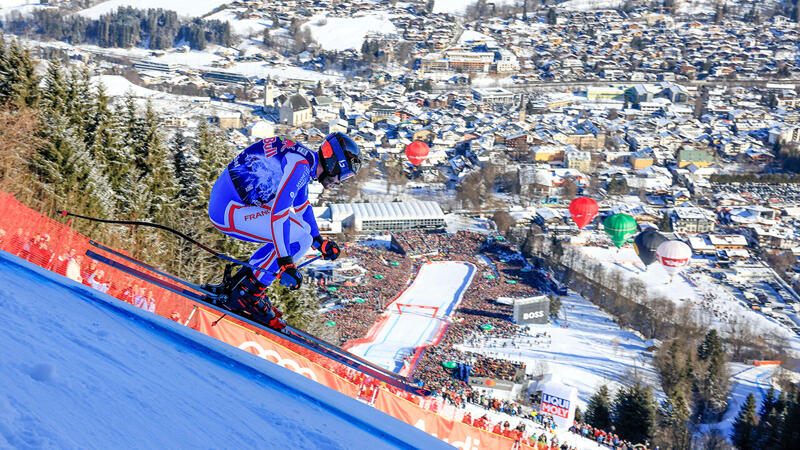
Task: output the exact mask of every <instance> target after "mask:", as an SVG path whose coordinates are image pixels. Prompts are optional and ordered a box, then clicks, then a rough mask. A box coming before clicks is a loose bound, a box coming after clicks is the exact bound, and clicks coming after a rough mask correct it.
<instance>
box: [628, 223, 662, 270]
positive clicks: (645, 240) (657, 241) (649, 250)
mask: <svg viewBox="0 0 800 450" xmlns="http://www.w3.org/2000/svg"><path fill="white" fill-rule="evenodd" d="M667 240H668V239H667V238H665V237H664V235H663V234H661V233H659V232H658V230H656V229H655V228H648V229H646V230H644V231H642V232H641V233H639V234H637V235H636V238H634V239H633V249H634V250H636V254H637V255H639V259H641V260H642V262H643V263H644V265H645V267H646V266H649V265H650V264H653V263H654V262H656V250H657V249H658V246H659V245H661V243H663V242H667Z"/></svg>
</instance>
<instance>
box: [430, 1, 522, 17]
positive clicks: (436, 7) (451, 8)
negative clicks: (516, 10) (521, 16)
mask: <svg viewBox="0 0 800 450" xmlns="http://www.w3.org/2000/svg"><path fill="white" fill-rule="evenodd" d="M475 3H477V0H434V2H433V12H435V13H443V14H458V15H461V14H464V11H466V9H467V6H469V5H473V4H475ZM487 3H494V4H496V5H497V6H502V5H508V4H517V3H519V1H518V0H494V2H487Z"/></svg>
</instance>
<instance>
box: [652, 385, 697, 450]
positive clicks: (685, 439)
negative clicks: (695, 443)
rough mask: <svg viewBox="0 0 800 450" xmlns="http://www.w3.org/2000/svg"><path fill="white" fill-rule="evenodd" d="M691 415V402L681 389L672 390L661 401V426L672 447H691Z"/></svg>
mask: <svg viewBox="0 0 800 450" xmlns="http://www.w3.org/2000/svg"><path fill="white" fill-rule="evenodd" d="M689 415H690V408H689V404H688V403H687V402H686V397H684V396H683V394H682V393H681V391H678V390H676V391H673V392H671V393H670V394H669V395H667V398H666V400H664V401H663V402H661V407H660V408H659V416H660V418H661V428H662V432H663V433H665V434H666V439H667V441H668V442H669V443H670V446H671V447H672V448H690V445H691V441H692V435H691V433H690V432H689Z"/></svg>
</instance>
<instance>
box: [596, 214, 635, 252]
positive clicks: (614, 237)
mask: <svg viewBox="0 0 800 450" xmlns="http://www.w3.org/2000/svg"><path fill="white" fill-rule="evenodd" d="M603 227H605V229H606V234H608V236H609V237H610V238H611V242H613V243H614V245H615V246H616V247H617V248H619V247H622V246H623V245H624V244H625V242H627V241H628V238H629V237H630V236H631V235H633V233H635V232H636V219H634V218H633V217H631V216H629V215H628V214H612V215H610V216H608V217H606V220H604V221H603Z"/></svg>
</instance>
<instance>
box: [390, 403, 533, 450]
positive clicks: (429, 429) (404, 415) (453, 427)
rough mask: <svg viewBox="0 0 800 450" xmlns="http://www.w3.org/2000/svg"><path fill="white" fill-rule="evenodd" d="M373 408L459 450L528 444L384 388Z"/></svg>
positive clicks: (507, 447) (501, 447)
mask: <svg viewBox="0 0 800 450" xmlns="http://www.w3.org/2000/svg"><path fill="white" fill-rule="evenodd" d="M375 409H378V410H380V411H383V412H385V413H386V414H389V415H390V416H392V417H396V418H398V419H400V420H402V421H403V422H405V423H407V424H410V425H412V426H414V427H416V428H418V429H420V430H422V431H424V432H426V433H428V434H430V435H431V436H433V437H436V438H439V439H441V440H443V441H444V442H447V443H448V444H450V445H452V446H454V447H456V448H458V449H461V450H479V449H508V450H512V449H522V450H524V449H530V448H531V447H529V446H527V445H524V444H520V443H517V442H515V441H514V440H513V439H510V438H507V437H505V436H501V435H499V434H494V433H492V432H489V431H486V430H482V429H480V428H475V427H473V426H471V425H467V424H465V423H461V422H456V421H453V420H450V419H448V418H446V417H443V416H440V415H439V414H436V413H434V412H431V411H428V410H426V409H424V408H422V407H420V406H418V405H416V404H414V403H412V402H410V401H408V400H405V399H402V398H399V397H397V396H396V395H392V393H390V392H387V391H385V390H383V389H379V390H378V395H377V397H376V398H375Z"/></svg>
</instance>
